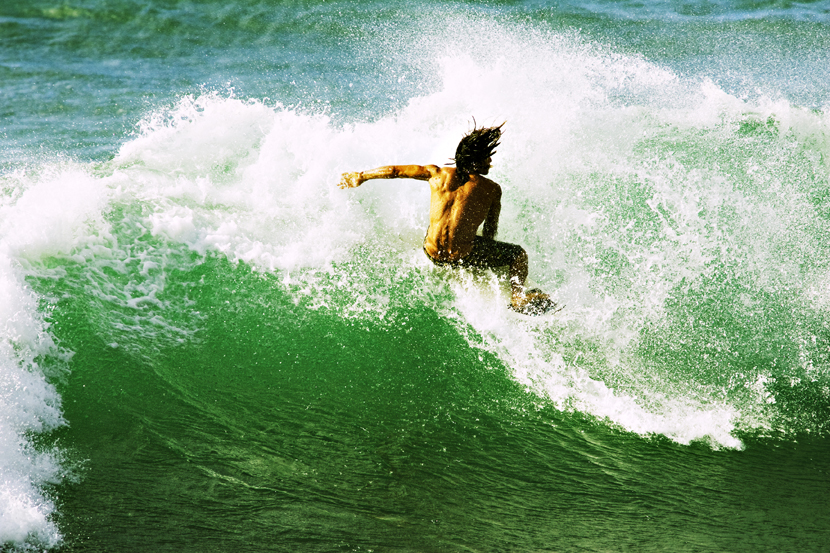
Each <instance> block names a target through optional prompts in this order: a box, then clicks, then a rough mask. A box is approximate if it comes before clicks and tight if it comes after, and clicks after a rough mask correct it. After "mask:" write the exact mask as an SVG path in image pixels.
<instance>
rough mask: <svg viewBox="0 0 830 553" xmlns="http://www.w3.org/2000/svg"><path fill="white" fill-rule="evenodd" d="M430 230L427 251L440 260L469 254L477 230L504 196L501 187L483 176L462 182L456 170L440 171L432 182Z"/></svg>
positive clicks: (455, 259) (425, 246)
mask: <svg viewBox="0 0 830 553" xmlns="http://www.w3.org/2000/svg"><path fill="white" fill-rule="evenodd" d="M429 187H430V206H429V229H427V235H426V238H425V239H424V250H425V251H426V252H427V254H429V255H430V257H432V258H434V259H437V260H441V261H457V260H459V259H462V258H463V257H464V256H466V255H468V254H469V253H470V251H471V250H472V247H473V240H474V237H475V235H476V231H477V230H478V227H479V226H481V223H483V222H484V220H485V219H486V218H487V214H488V212H489V211H490V207H491V206H492V205H493V202H494V201H495V200H496V199H497V198H498V196H499V195H500V193H501V189H500V188H499V185H498V184H496V183H495V182H493V181H491V180H490V179H488V178H485V177H483V176H481V175H475V174H473V175H470V177H469V178H468V179H467V181H466V182H460V179H458V178H457V176H456V170H455V169H454V168H441V169H439V170H438V171H436V173H435V174H434V176H433V177H432V178H430V179H429Z"/></svg>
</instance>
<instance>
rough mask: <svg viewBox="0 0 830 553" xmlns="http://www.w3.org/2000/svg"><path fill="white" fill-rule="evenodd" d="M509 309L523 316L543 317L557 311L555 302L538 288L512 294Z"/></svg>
mask: <svg viewBox="0 0 830 553" xmlns="http://www.w3.org/2000/svg"><path fill="white" fill-rule="evenodd" d="M509 307H510V309H512V310H513V311H515V312H517V313H522V314H523V315H543V314H545V313H547V312H548V311H551V310H555V311H559V310H558V309H556V302H555V301H553V300H552V299H550V296H549V295H547V294H545V293H544V292H542V291H541V290H539V289H538V288H533V289H532V290H527V291H525V292H523V293H518V294H513V300H512V301H511V302H510V306H509Z"/></svg>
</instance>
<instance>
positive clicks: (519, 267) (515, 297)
mask: <svg viewBox="0 0 830 553" xmlns="http://www.w3.org/2000/svg"><path fill="white" fill-rule="evenodd" d="M527 270H528V259H527V252H526V251H525V250H524V248H521V253H519V254H518V255H516V257H514V258H513V261H512V262H511V263H510V290H511V292H512V297H511V299H512V302H511V303H513V305H514V306H518V305H519V304H520V303H521V302H522V300H524V297H525V281H526V280H527Z"/></svg>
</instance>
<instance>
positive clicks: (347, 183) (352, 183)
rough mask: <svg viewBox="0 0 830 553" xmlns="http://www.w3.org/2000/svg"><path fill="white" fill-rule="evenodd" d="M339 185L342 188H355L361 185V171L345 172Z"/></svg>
mask: <svg viewBox="0 0 830 553" xmlns="http://www.w3.org/2000/svg"><path fill="white" fill-rule="evenodd" d="M337 186H339V187H340V188H355V187H357V186H360V180H359V173H343V175H342V176H341V177H340V182H339V183H338V184H337Z"/></svg>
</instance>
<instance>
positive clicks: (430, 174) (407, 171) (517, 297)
mask: <svg viewBox="0 0 830 553" xmlns="http://www.w3.org/2000/svg"><path fill="white" fill-rule="evenodd" d="M490 163H491V159H490V158H487V159H486V160H484V161H482V162H480V163H479V164H478V165H477V166H476V167H474V168H473V170H474V171H475V172H474V173H472V174H470V176H469V178H468V179H467V180H466V181H463V180H462V179H460V178H458V175H457V173H456V169H455V168H454V167H438V166H437V165H388V166H385V167H378V168H377V169H372V170H370V171H358V172H354V173H343V176H342V178H341V180H340V183H339V185H338V186H340V188H355V187H357V186H360V185H361V184H363V183H364V182H366V181H367V180H371V179H416V180H425V181H428V182H429V188H430V200H429V228H428V229H427V235H426V238H425V239H424V249H425V250H426V252H427V253H428V254H429V255H430V257H432V258H433V259H437V260H439V261H457V260H459V259H463V258H464V256H466V255H468V254H469V253H470V251H471V250H472V248H473V237H474V236H475V235H476V232H477V231H478V227H479V226H481V224H482V223H484V228H483V229H482V236H484V237H485V238H491V239H494V238H495V237H496V231H497V230H498V226H499V212H500V211H501V187H500V186H499V185H498V184H496V183H495V182H493V181H491V180H490V179H488V178H485V177H484V176H483V175H486V174H487V173H488V172H489V171H490ZM527 265H528V261H527V254H526V253H523V254H522V255H520V256H519V257H517V258H516V259H515V260H514V261H513V264H512V265H511V266H510V284H511V289H512V302H513V305H514V306H520V305H522V304H523V303H524V302H525V301H526V297H525V294H524V284H525V280H526V279H527Z"/></svg>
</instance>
